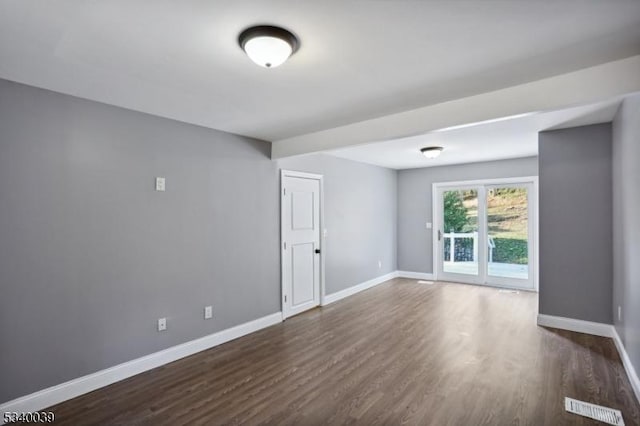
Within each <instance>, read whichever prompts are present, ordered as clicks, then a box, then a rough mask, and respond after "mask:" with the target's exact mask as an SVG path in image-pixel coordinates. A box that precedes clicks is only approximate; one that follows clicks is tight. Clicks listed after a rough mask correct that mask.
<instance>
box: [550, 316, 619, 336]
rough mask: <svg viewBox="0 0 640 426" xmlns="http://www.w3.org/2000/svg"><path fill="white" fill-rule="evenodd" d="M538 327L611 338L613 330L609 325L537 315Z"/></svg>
mask: <svg viewBox="0 0 640 426" xmlns="http://www.w3.org/2000/svg"><path fill="white" fill-rule="evenodd" d="M538 325H540V326H542V327H551V328H560V329H562V330H569V331H575V332H577V333H586V334H593V335H594V336H602V337H611V338H613V333H614V331H615V330H614V328H613V325H611V324H603V323H600V322H591V321H583V320H578V319H573V318H564V317H556V316H553V315H544V314H538Z"/></svg>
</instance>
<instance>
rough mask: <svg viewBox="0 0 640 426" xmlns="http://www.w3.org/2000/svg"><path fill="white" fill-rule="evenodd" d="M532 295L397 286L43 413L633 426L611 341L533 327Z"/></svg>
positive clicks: (127, 418) (400, 282)
mask: <svg viewBox="0 0 640 426" xmlns="http://www.w3.org/2000/svg"><path fill="white" fill-rule="evenodd" d="M536 312H537V295H536V294H533V293H526V292H521V293H519V294H513V293H504V292H502V293H501V292H499V291H498V290H497V289H492V288H485V287H478V286H468V285H461V284H450V283H437V284H434V285H428V284H418V282H417V281H415V280H408V279H395V280H391V281H389V282H387V283H384V284H381V285H379V286H377V287H375V288H372V289H370V290H367V291H365V292H362V293H359V294H357V295H355V296H352V297H349V298H347V299H345V300H342V301H340V302H336V303H334V304H332V305H329V306H327V307H324V308H319V309H315V310H313V311H310V312H307V313H304V314H301V315H299V316H297V317H293V318H289V319H288V320H287V321H286V322H284V323H283V324H278V325H275V326H272V327H269V328H267V329H265V330H262V331H260V332H257V333H254V334H252V335H250V336H246V337H243V338H241V339H238V340H235V341H232V342H229V343H227V344H224V345H221V346H219V347H216V348H213V349H210V350H207V351H204V352H201V353H199V354H196V355H193V356H191V357H188V358H185V359H182V360H179V361H176V362H174V363H172V364H169V365H166V366H163V367H160V368H157V369H155V370H152V371H149V372H146V373H143V374H140V375H138V376H136V377H132V378H130V379H127V380H124V381H122V382H119V383H116V384H113V385H111V386H109V387H106V388H103V389H100V390H97V391H95V392H92V393H89V394H87V395H84V396H81V397H78V398H75V399H73V400H70V401H67V402H65V403H62V404H60V405H57V406H55V407H52V410H53V411H54V412H55V414H56V419H57V422H56V423H57V424H60V425H88V424H96V425H98V424H100V425H104V424H108V425H147V424H148V425H163V424H172V425H175V424H188V425H227V424H251V425H253V424H277V425H320V424H359V425H397V424H408V425H507V424H508V425H563V424H576V425H589V424H598V423H597V422H595V421H592V420H589V419H586V418H583V417H579V416H576V415H572V414H568V413H566V412H565V411H564V406H563V402H564V397H565V396H569V397H572V398H576V399H580V400H584V401H588V402H592V403H595V404H600V405H605V406H609V407H612V408H617V409H620V410H622V412H623V415H624V420H625V422H626V424H627V425H634V424H636V425H637V424H640V406H639V405H638V402H637V401H636V400H635V397H634V395H633V391H632V389H631V385H630V384H629V381H628V379H627V377H626V375H625V372H624V368H623V367H622V365H621V362H620V359H619V356H618V354H617V352H616V349H615V346H614V344H613V342H612V341H611V340H610V339H606V338H600V337H594V336H589V335H585V334H579V333H571V332H566V331H560V330H552V329H545V328H541V327H537V326H536V325H535V315H536Z"/></svg>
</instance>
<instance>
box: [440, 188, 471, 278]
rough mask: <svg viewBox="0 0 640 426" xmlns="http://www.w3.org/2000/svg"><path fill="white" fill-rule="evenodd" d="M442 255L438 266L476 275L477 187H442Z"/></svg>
mask: <svg viewBox="0 0 640 426" xmlns="http://www.w3.org/2000/svg"><path fill="white" fill-rule="evenodd" d="M442 196H443V200H442V201H443V202H442V204H443V206H444V212H443V213H444V215H443V216H444V234H443V239H444V256H443V265H442V269H443V271H444V272H448V273H453V274H466V275H478V191H477V190H476V189H470V188H469V189H453V190H447V191H444V192H443V194H442Z"/></svg>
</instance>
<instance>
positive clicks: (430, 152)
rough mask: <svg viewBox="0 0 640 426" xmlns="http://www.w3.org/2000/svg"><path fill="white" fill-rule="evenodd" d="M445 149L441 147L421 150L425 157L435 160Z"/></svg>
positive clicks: (429, 147)
mask: <svg viewBox="0 0 640 426" xmlns="http://www.w3.org/2000/svg"><path fill="white" fill-rule="evenodd" d="M443 149H444V148H442V147H441V146H428V147H426V148H422V149H421V150H420V152H421V153H422V155H424V156H425V157H427V158H429V159H433V158H436V157H438V156H439V155H440V154H441V153H442V150H443Z"/></svg>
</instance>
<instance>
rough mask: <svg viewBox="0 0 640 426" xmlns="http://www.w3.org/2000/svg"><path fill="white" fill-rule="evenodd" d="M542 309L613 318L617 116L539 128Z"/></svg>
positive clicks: (549, 312)
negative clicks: (613, 127)
mask: <svg viewBox="0 0 640 426" xmlns="http://www.w3.org/2000/svg"><path fill="white" fill-rule="evenodd" d="M538 156H539V160H538V162H539V167H540V172H539V176H540V177H539V185H540V187H539V191H540V193H539V199H540V212H539V215H540V224H539V227H540V298H539V312H540V313H541V314H547V315H557V316H561V317H568V318H575V319H581V320H586V321H595V322H602V323H608V324H611V322H612V319H613V318H612V311H611V303H612V301H611V299H612V274H613V270H612V263H613V259H612V254H611V253H612V235H611V232H612V195H611V185H612V177H611V124H609V123H608V124H597V125H592V126H583V127H575V128H571V129H563V130H554V131H548V132H542V133H540V135H539V151H538Z"/></svg>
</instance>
